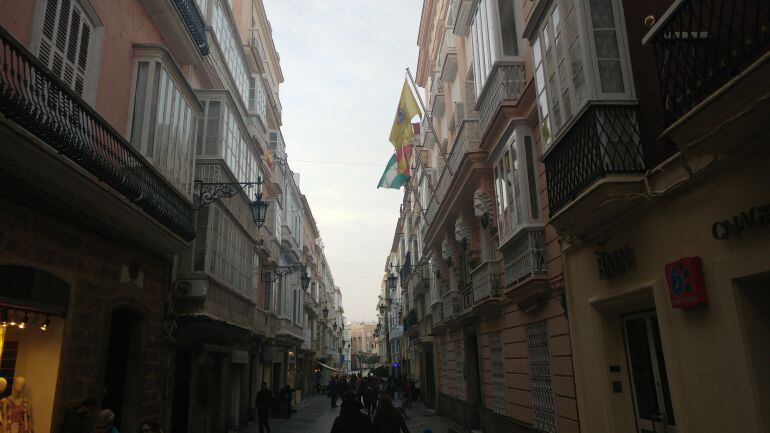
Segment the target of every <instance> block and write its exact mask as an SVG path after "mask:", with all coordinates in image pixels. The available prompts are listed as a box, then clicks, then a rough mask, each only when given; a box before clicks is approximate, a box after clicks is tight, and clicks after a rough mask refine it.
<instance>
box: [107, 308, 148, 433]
mask: <svg viewBox="0 0 770 433" xmlns="http://www.w3.org/2000/svg"><path fill="white" fill-rule="evenodd" d="M140 334H141V333H140V316H139V315H138V314H137V312H135V311H132V310H129V309H122V308H117V309H115V310H114V311H113V312H112V316H111V320H110V334H109V335H110V336H109V341H108V343H107V344H108V350H107V364H106V368H105V373H104V395H103V397H102V408H105V409H111V410H112V411H113V412H115V426H116V427H117V428H118V430H121V431H123V430H125V431H132V430H136V429H138V428H139V426H138V425H137V422H138V420H139V418H140V415H141V414H140V413H139V412H138V409H139V394H140V386H141V382H142V381H141V376H140V374H139V368H140V365H141V356H140V353H141V342H140V341H139V340H140V338H139V337H140Z"/></svg>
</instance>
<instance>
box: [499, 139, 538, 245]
mask: <svg viewBox="0 0 770 433" xmlns="http://www.w3.org/2000/svg"><path fill="white" fill-rule="evenodd" d="M529 132H530V131H529V128H528V127H527V126H525V125H513V124H512V125H511V126H510V127H509V130H508V131H506V133H505V134H504V135H503V138H502V140H505V141H507V144H506V145H505V146H504V147H503V148H502V150H501V151H500V152H502V156H501V157H499V159H497V160H495V162H494V166H493V167H494V169H493V175H494V186H495V197H496V199H497V223H498V230H499V232H500V240H501V242H505V241H506V240H507V239H510V237H511V236H513V235H514V234H516V232H517V231H518V230H519V228H521V227H522V226H523V225H524V224H526V223H535V222H538V219H539V217H540V212H539V210H538V197H537V194H538V192H537V179H536V178H537V173H536V172H535V155H534V154H533V150H532V137H531V135H529ZM525 194H526V196H525Z"/></svg>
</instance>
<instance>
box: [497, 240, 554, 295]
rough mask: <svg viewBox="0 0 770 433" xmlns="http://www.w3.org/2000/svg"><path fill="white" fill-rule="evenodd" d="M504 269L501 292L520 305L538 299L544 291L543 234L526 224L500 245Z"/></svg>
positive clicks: (545, 282)
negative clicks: (526, 226)
mask: <svg viewBox="0 0 770 433" xmlns="http://www.w3.org/2000/svg"><path fill="white" fill-rule="evenodd" d="M500 250H501V251H502V253H503V267H504V268H505V276H504V281H503V282H504V289H503V294H504V295H505V296H506V297H508V299H510V300H511V301H513V302H515V303H517V304H519V305H520V306H522V305H526V304H528V302H530V301H532V300H534V299H539V298H540V297H542V296H543V295H544V294H545V293H546V292H547V290H548V275H547V272H548V269H547V261H546V254H545V233H544V231H543V229H542V228H539V227H528V228H524V229H522V230H521V231H519V232H518V233H517V234H516V235H514V236H513V237H512V238H511V239H510V240H509V241H507V242H505V243H504V244H502V245H501V246H500Z"/></svg>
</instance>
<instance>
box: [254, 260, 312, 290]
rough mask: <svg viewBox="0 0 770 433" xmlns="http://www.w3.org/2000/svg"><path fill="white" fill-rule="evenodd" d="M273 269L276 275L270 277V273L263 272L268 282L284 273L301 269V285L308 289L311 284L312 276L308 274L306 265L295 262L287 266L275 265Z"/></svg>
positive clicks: (272, 281)
mask: <svg viewBox="0 0 770 433" xmlns="http://www.w3.org/2000/svg"><path fill="white" fill-rule="evenodd" d="M272 269H273V274H274V275H275V276H274V277H273V278H270V275H269V274H262V275H263V278H264V281H265V282H266V283H274V282H276V281H278V279H279V278H281V277H283V276H284V275H291V274H293V273H294V272H297V271H300V272H302V276H301V277H300V285H302V289H304V290H307V288H308V287H309V286H310V277H309V276H308V275H307V266H306V265H301V264H294V265H286V266H273V267H272Z"/></svg>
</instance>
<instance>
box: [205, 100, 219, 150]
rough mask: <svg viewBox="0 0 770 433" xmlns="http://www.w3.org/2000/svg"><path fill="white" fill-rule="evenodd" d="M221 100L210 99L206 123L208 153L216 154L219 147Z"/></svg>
mask: <svg viewBox="0 0 770 433" xmlns="http://www.w3.org/2000/svg"><path fill="white" fill-rule="evenodd" d="M220 105H221V104H220V102H219V101H209V107H208V115H207V116H208V120H207V121H206V122H207V125H206V150H205V154H206V155H216V154H217V153H219V152H217V149H218V148H219V125H220V122H219V116H220V114H219V109H220Z"/></svg>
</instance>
